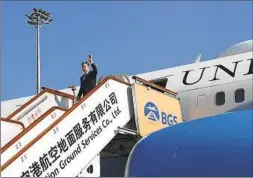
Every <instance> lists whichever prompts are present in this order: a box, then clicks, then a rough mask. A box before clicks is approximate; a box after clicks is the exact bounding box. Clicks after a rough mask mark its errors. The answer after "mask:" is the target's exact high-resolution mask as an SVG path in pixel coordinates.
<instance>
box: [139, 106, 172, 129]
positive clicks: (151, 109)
mask: <svg viewBox="0 0 253 178" xmlns="http://www.w3.org/2000/svg"><path fill="white" fill-rule="evenodd" d="M144 115H145V116H146V117H147V118H148V119H149V120H152V121H155V122H157V121H159V119H160V113H159V110H158V108H157V106H156V105H155V104H154V103H152V102H148V103H146V105H145V106H144ZM161 117H162V119H161V122H162V124H164V125H174V124H177V116H173V115H172V114H166V113H165V112H164V111H161Z"/></svg>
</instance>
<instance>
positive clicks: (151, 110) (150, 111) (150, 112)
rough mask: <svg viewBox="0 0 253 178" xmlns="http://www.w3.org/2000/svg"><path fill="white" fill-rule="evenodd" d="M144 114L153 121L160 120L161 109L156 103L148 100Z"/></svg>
mask: <svg viewBox="0 0 253 178" xmlns="http://www.w3.org/2000/svg"><path fill="white" fill-rule="evenodd" d="M144 114H145V116H146V117H148V119H150V120H152V121H159V117H160V116H159V111H158V109H157V107H156V105H155V104H154V103H152V102H148V103H147V104H146V105H145V107H144Z"/></svg>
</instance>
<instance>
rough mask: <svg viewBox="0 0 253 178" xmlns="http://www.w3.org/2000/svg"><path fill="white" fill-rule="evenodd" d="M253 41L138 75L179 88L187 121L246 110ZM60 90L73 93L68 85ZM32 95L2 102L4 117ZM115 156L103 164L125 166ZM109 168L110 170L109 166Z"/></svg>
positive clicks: (249, 98) (251, 105)
mask: <svg viewBox="0 0 253 178" xmlns="http://www.w3.org/2000/svg"><path fill="white" fill-rule="evenodd" d="M252 44H253V40H248V41H244V42H242V43H238V44H236V45H234V46H232V47H230V48H228V49H227V50H225V51H224V52H223V53H221V54H220V55H219V56H218V57H216V58H215V59H212V60H207V61H202V62H201V61H200V59H201V55H200V54H199V55H198V56H197V57H196V59H195V60H194V63H192V64H188V65H182V66H177V67H173V68H167V69H162V70H157V71H151V72H147V73H142V74H137V75H135V76H137V77H140V78H143V79H146V80H148V81H151V82H153V83H155V84H157V85H159V86H162V87H164V88H167V89H169V90H173V91H175V92H178V98H179V99H180V101H181V107H182V114H183V118H184V120H185V121H188V120H194V119H198V118H203V117H208V116H212V115H217V114H221V113H224V112H230V111H231V110H238V111H240V110H244V109H245V103H247V104H246V108H253V103H252V77H253V57H252V56H253V46H252ZM115 76H124V77H125V78H126V80H127V81H129V83H132V82H133V81H134V79H132V76H126V75H115ZM102 78H103V77H102ZM102 78H101V79H102ZM101 79H100V80H99V81H101ZM99 81H98V83H99ZM76 89H77V91H78V89H79V87H76ZM60 91H62V92H65V93H69V94H73V93H72V90H71V89H69V88H66V89H62V90H60ZM32 97H33V96H28V97H22V98H17V99H12V100H8V101H3V102H1V117H3V118H5V117H7V116H8V115H9V114H11V113H12V112H13V111H15V110H17V109H18V108H19V107H20V106H22V105H23V104H24V103H25V102H27V101H28V100H29V99H31V98H32ZM116 159H118V160H117V161H113V160H110V159H103V160H101V168H102V167H106V166H105V165H109V164H107V163H108V162H111V163H112V162H113V164H115V163H116V162H117V163H116V164H117V165H118V166H119V167H118V168H119V170H122V167H121V166H120V165H122V166H123V167H124V166H125V161H126V158H116ZM111 163H110V165H111ZM102 171H103V170H102ZM106 171H107V172H110V171H109V169H107V170H106ZM118 172H120V173H115V172H113V173H110V175H108V174H109V173H108V174H107V173H105V172H102V175H103V174H104V175H105V176H122V174H121V172H122V171H118ZM106 174H107V175H106ZM112 174H113V175H112ZM104 175H103V176H104Z"/></svg>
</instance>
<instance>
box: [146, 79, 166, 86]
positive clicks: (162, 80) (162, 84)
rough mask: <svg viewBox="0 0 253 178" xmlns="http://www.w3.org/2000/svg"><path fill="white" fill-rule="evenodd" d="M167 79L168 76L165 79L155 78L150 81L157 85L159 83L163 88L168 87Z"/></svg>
mask: <svg viewBox="0 0 253 178" xmlns="http://www.w3.org/2000/svg"><path fill="white" fill-rule="evenodd" d="M167 81H168V79H167V78H163V79H158V80H153V81H150V82H153V83H154V84H156V85H159V86H161V87H163V88H166V84H167Z"/></svg>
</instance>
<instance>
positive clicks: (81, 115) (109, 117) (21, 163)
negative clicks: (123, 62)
mask: <svg viewBox="0 0 253 178" xmlns="http://www.w3.org/2000/svg"><path fill="white" fill-rule="evenodd" d="M133 79H134V80H135V81H134V82H130V80H129V78H128V77H127V76H125V75H118V76H110V77H106V78H104V79H103V80H102V81H101V82H100V83H99V84H98V85H97V86H96V87H95V88H94V89H93V90H92V91H91V92H90V93H88V94H87V96H85V97H83V98H82V99H80V100H79V101H78V102H75V97H74V96H72V95H69V94H66V93H62V92H59V91H56V90H52V89H49V88H43V91H42V92H40V93H39V94H38V95H36V96H35V97H33V98H32V99H31V100H29V101H28V102H27V103H26V104H24V105H23V106H22V107H20V108H19V109H18V110H17V111H15V112H14V113H12V114H11V115H9V116H8V117H7V118H1V140H2V144H1V145H2V146H1V176H3V177H29V176H30V177H86V176H87V177H91V176H93V177H94V176H95V177H96V176H97V177H99V176H100V164H99V161H100V156H104V155H106V154H110V152H111V150H110V148H111V147H112V146H113V145H114V146H115V145H116V147H117V146H120V149H118V150H125V152H127V153H129V152H130V151H131V149H132V146H133V145H131V146H130V148H128V149H124V148H125V146H126V145H128V142H129V141H130V140H131V141H133V140H134V144H135V143H136V142H137V140H138V139H140V138H141V137H143V136H145V135H147V134H150V133H152V132H154V131H157V130H160V129H162V128H165V127H168V126H170V125H174V124H177V123H180V122H182V121H183V120H182V112H181V106H180V101H179V99H178V98H177V97H176V95H177V93H175V92H173V91H170V90H167V89H165V88H161V87H159V86H157V85H155V84H153V83H150V82H147V81H145V80H143V79H141V78H138V77H133ZM119 142H120V144H118V143H119Z"/></svg>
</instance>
